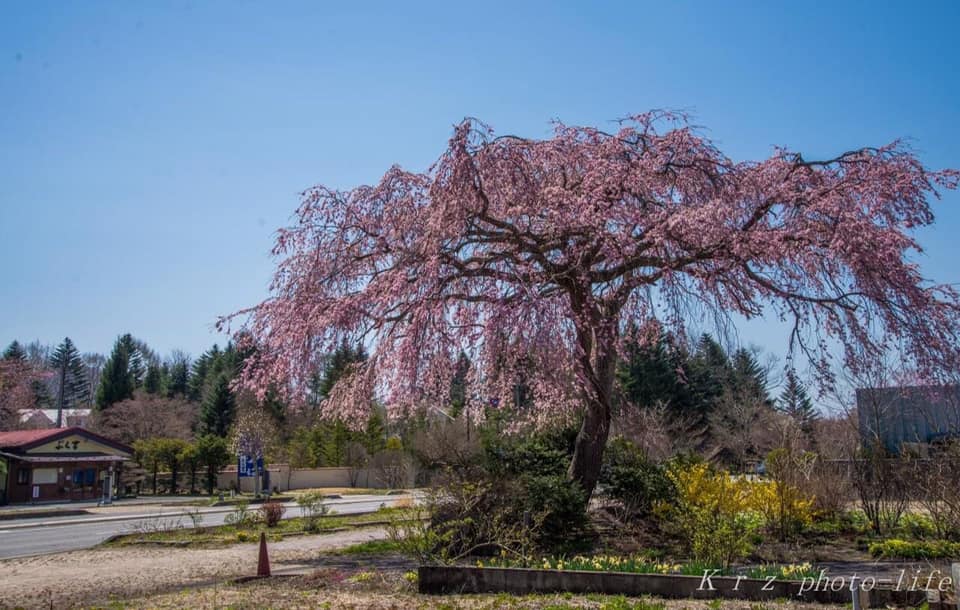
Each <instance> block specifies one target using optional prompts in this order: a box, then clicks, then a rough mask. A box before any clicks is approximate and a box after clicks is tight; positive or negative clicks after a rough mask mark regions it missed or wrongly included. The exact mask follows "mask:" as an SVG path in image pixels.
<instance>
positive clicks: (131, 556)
mask: <svg viewBox="0 0 960 610" xmlns="http://www.w3.org/2000/svg"><path fill="white" fill-rule="evenodd" d="M385 536H386V533H385V531H384V530H383V529H381V528H367V529H360V530H351V531H346V532H337V533H333V534H323V535H318V536H298V537H295V538H289V539H286V540H282V541H280V542H273V543H271V544H270V561H271V566H272V568H273V570H274V572H282V571H284V570H285V569H286V570H290V569H293V568H296V567H297V566H300V565H303V564H305V563H308V562H310V561H311V560H316V559H317V557H318V555H319V554H320V553H321V552H323V551H328V550H331V549H336V548H342V547H345V546H349V545H352V544H356V543H359V542H365V541H367V540H374V539H377V538H384V537H385ZM257 551H258V547H257V545H256V544H238V545H234V546H231V547H227V548H220V549H171V548H156V547H125V548H100V549H91V550H87V551H73V552H69V553H58V554H55V555H42V556H39V557H28V558H23V559H10V560H5V561H0V574H3V578H0V608H4V609H6V608H19V607H26V608H36V607H43V608H50V607H55V608H69V607H75V606H78V605H81V604H85V603H91V602H94V601H101V602H102V601H106V600H108V599H111V598H112V599H125V598H129V597H134V596H137V597H139V596H143V595H145V594H149V593H153V592H157V591H165V590H169V589H172V588H183V587H189V586H191V585H201V584H208V583H211V582H219V581H223V580H227V579H230V578H235V577H238V576H247V575H252V574H255V573H256V569H257Z"/></svg>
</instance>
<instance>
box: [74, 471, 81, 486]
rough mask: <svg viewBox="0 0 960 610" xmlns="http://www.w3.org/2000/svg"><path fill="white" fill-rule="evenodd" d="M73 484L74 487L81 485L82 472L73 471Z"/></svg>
mask: <svg viewBox="0 0 960 610" xmlns="http://www.w3.org/2000/svg"><path fill="white" fill-rule="evenodd" d="M73 484H74V485H75V486H76V487H80V486H81V485H83V470H80V469H78V470H74V471H73Z"/></svg>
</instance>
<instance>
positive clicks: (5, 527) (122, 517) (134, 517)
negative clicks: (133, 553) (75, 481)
mask: <svg viewBox="0 0 960 610" xmlns="http://www.w3.org/2000/svg"><path fill="white" fill-rule="evenodd" d="M353 497H356V496H353ZM347 498H351V496H348V497H347ZM391 498H396V496H391ZM359 502H376V500H373V499H360V500H352V499H342V500H341V501H340V502H337V503H336V504H333V505H332V506H337V505H340V504H353V503H359ZM212 508H213V510H204V511H200V514H201V515H213V514H221V513H230V512H233V511H234V510H235V509H236V507H235V506H231V507H226V506H220V507H212ZM88 514H93V513H88ZM176 518H180V519H184V518H189V516H188V515H187V514H186V513H184V512H179V513H167V514H163V513H160V514H140V515H116V516H112V517H111V516H105V517H95V518H93V519H65V520H63V521H40V522H38V523H11V524H9V525H8V524H4V525H3V526H2V527H0V529H3V530H22V529H29V528H32V527H58V526H65V525H79V524H87V523H110V522H112V521H140V520H143V519H176Z"/></svg>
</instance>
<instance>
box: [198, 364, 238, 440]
mask: <svg viewBox="0 0 960 610" xmlns="http://www.w3.org/2000/svg"><path fill="white" fill-rule="evenodd" d="M235 415H236V399H235V398H234V396H233V392H232V391H231V390H230V376H229V375H227V373H225V372H221V373H220V374H218V375H217V376H216V377H214V378H211V379H210V382H209V384H208V385H207V388H206V390H205V391H204V394H203V402H202V403H201V405H200V432H201V434H214V435H216V436H226V435H227V431H228V430H230V425H231V424H232V423H233V419H234V416H235Z"/></svg>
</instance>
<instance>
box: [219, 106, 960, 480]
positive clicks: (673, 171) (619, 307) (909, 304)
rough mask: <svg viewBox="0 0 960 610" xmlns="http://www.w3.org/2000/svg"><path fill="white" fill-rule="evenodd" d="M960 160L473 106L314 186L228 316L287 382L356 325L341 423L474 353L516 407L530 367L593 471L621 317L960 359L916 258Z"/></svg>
mask: <svg viewBox="0 0 960 610" xmlns="http://www.w3.org/2000/svg"><path fill="white" fill-rule="evenodd" d="M958 176H960V174H958V172H957V171H954V170H945V171H930V170H928V169H926V168H925V167H924V166H923V165H922V164H921V163H920V162H919V161H918V160H917V158H916V157H915V156H914V155H913V154H912V152H911V151H910V150H909V149H908V148H907V147H906V146H904V145H903V144H902V143H900V142H894V143H892V144H889V145H886V146H883V147H879V148H863V149H860V150H854V151H850V152H846V153H843V154H840V155H837V156H836V157H834V158H832V159H826V160H809V159H806V158H805V157H803V156H802V155H801V154H799V153H796V152H792V151H789V150H787V149H777V150H775V151H774V154H773V155H772V156H771V157H770V158H769V159H765V160H763V161H741V162H735V161H733V160H731V159H729V158H727V157H726V156H724V155H723V153H721V152H720V150H718V149H717V147H716V146H714V144H713V143H712V142H710V140H708V139H706V138H705V137H704V136H702V135H701V134H700V133H699V132H698V131H697V130H695V129H693V128H692V127H691V126H690V125H689V123H688V122H687V118H686V117H685V116H684V115H682V114H676V113H670V112H661V111H657V112H650V113H647V114H641V115H637V116H634V117H632V118H630V119H629V120H625V121H623V122H621V124H620V126H619V128H618V130H617V131H616V132H615V133H606V132H604V131H601V130H599V129H595V128H591V127H571V126H567V125H563V124H557V125H556V126H555V132H554V135H553V137H551V138H549V139H545V140H531V139H524V138H519V137H513V136H499V137H497V136H495V134H494V132H493V130H492V129H491V128H489V127H488V126H486V125H484V124H482V123H480V122H478V121H475V120H466V121H464V122H463V123H461V124H460V125H458V126H457V127H456V129H455V131H454V133H453V136H452V137H451V139H450V141H449V144H448V147H447V149H446V151H444V153H443V154H442V155H441V157H440V158H439V159H438V160H437V162H436V163H435V164H434V165H433V166H432V167H431V168H430V169H429V170H428V171H427V172H425V173H412V172H408V171H405V170H403V169H401V168H399V167H393V168H391V169H390V170H389V171H387V173H386V174H385V175H384V176H383V178H382V179H381V180H380V182H379V183H378V184H376V185H372V186H360V187H357V188H355V189H352V190H349V191H338V190H334V189H330V188H327V187H323V186H317V187H314V188H312V189H309V190H308V191H306V192H305V193H304V194H303V200H302V204H301V206H300V208H299V209H298V211H297V214H296V220H297V222H296V224H295V225H294V226H291V227H288V228H285V229H282V230H281V231H280V232H279V234H278V237H277V242H276V247H275V248H274V254H275V255H276V256H277V257H278V259H279V261H278V267H277V271H276V276H275V278H274V281H273V284H272V286H271V296H270V298H268V299H267V300H266V301H264V302H263V303H261V304H259V305H257V306H255V307H253V308H251V309H247V310H244V311H241V312H238V313H236V314H233V315H232V316H229V317H227V318H224V319H223V320H221V325H222V327H224V328H226V327H229V325H230V323H231V322H232V321H233V320H236V319H237V318H239V324H240V327H241V330H242V331H248V332H249V335H247V336H249V337H250V338H251V339H252V340H253V341H254V342H255V343H256V347H257V352H256V355H255V356H254V357H253V358H251V359H250V361H249V364H248V366H247V367H246V368H245V370H244V372H243V376H242V379H243V383H245V384H247V385H248V386H250V387H253V388H257V389H259V390H261V391H264V390H265V389H266V388H267V387H268V386H270V385H271V384H279V385H281V386H282V387H285V388H287V391H288V392H289V393H290V395H291V396H293V397H296V396H298V395H301V394H302V393H303V392H304V391H305V388H306V386H307V381H308V378H309V375H310V374H311V372H312V371H313V370H315V365H316V358H317V357H318V355H319V354H322V353H324V352H325V351H330V350H332V349H334V348H335V347H336V346H337V345H338V344H339V342H340V341H341V340H342V339H348V340H351V341H362V342H364V343H365V344H366V345H367V346H369V349H370V352H371V358H370V359H369V360H368V361H367V362H366V363H364V364H361V365H357V366H356V368H355V370H354V371H353V372H352V374H351V375H349V376H347V378H346V379H345V380H344V381H343V382H342V383H340V384H338V385H337V387H336V389H335V391H334V393H333V395H332V396H331V397H330V398H329V400H328V403H329V405H328V406H327V407H326V409H325V410H326V411H327V412H331V413H334V414H336V415H338V416H340V417H343V418H344V419H345V420H347V421H357V422H359V421H363V417H362V411H363V410H364V409H367V408H369V403H370V396H371V394H372V393H376V394H377V395H379V396H380V397H382V399H383V400H384V401H385V404H386V405H387V408H388V412H389V413H390V414H392V415H394V416H396V415H400V414H403V413H405V412H408V411H409V410H410V409H412V408H416V407H418V406H420V405H423V404H437V405H439V404H442V402H443V401H444V400H445V399H446V396H447V393H448V392H449V388H450V381H451V378H452V377H453V374H454V371H455V367H456V363H457V359H458V356H459V354H460V352H461V350H462V351H465V352H466V353H467V354H468V355H469V356H470V358H471V361H472V363H473V370H472V371H471V372H470V381H471V386H470V387H471V392H470V400H471V401H472V402H471V404H472V407H471V408H473V409H475V411H474V412H476V413H478V414H479V407H480V406H482V405H489V404H498V405H500V406H502V407H511V406H512V403H513V400H514V394H515V392H514V388H515V385H516V383H517V381H518V379H521V378H522V379H523V380H524V382H525V383H526V384H527V385H528V386H529V388H530V393H531V399H532V406H530V407H528V409H527V410H525V411H524V413H523V415H524V416H525V418H526V419H527V420H528V421H532V422H534V423H538V424H541V425H542V424H545V423H548V422H551V421H555V420H557V419H558V418H571V417H573V416H575V415H581V416H582V419H581V421H582V424H581V430H580V434H579V436H578V439H577V444H576V450H575V455H574V459H573V462H572V464H571V469H570V473H571V477H572V478H573V479H574V480H576V481H578V482H579V483H580V484H581V485H582V486H583V487H584V488H585V489H586V490H588V491H592V490H593V488H594V486H595V484H596V480H597V476H598V472H599V465H600V459H601V457H602V453H603V449H604V446H605V444H606V439H607V436H608V434H609V426H610V411H611V406H612V403H613V401H614V393H615V391H616V388H615V375H614V369H615V363H616V359H617V355H618V351H619V349H620V347H621V345H620V342H621V337H622V336H623V333H624V329H625V325H626V324H627V323H628V322H631V321H632V322H636V323H638V324H640V325H641V326H642V327H644V328H645V329H646V330H645V334H646V335H648V336H655V334H656V333H657V332H659V329H668V330H671V331H673V332H677V333H680V334H683V332H684V329H685V328H686V325H687V324H688V323H690V321H691V320H693V319H695V318H696V317H697V316H707V315H721V316H724V315H730V314H732V313H736V314H740V315H741V316H744V317H746V318H748V319H749V318H757V317H761V316H777V317H779V318H781V319H783V320H787V321H789V322H790V324H791V325H792V328H793V332H792V333H791V339H790V349H791V351H792V352H798V353H801V354H805V355H806V356H807V357H808V358H809V359H810V360H811V362H812V363H813V364H814V365H815V366H816V367H817V368H818V369H819V370H820V372H821V373H822V374H823V375H824V377H825V378H826V377H827V376H828V375H829V370H830V366H831V365H832V364H833V363H832V362H831V350H830V349H827V346H828V345H834V344H836V345H839V346H840V348H841V349H840V352H839V353H840V355H841V358H842V362H841V364H842V365H843V366H846V367H851V368H856V367H857V366H859V365H860V364H862V363H864V362H867V361H869V359H871V358H873V357H875V356H876V355H877V354H879V353H881V352H882V351H884V350H885V349H886V348H888V347H889V346H891V345H893V344H896V345H897V346H902V348H903V349H904V350H905V353H906V354H907V355H908V356H909V357H910V358H911V359H912V360H913V361H914V362H915V364H916V366H917V368H918V370H921V371H935V370H944V369H949V368H956V366H957V364H958V362H960V358H958V346H960V341H958V336H957V330H958V312H960V306H958V303H960V300H958V295H957V293H956V292H955V291H954V290H953V289H952V288H951V287H949V286H937V285H933V284H930V283H929V282H927V281H926V280H925V279H924V278H923V277H922V276H921V274H920V271H919V269H918V267H917V265H916V264H915V262H914V261H913V259H912V258H911V257H912V256H914V255H915V254H916V253H919V252H920V251H921V249H920V246H919V244H918V243H917V242H916V241H915V240H914V237H913V236H912V235H911V231H912V230H913V229H916V228H917V227H922V226H926V225H929V224H930V223H932V221H933V214H932V212H931V209H930V206H929V201H930V200H931V199H932V198H934V197H936V196H937V190H938V189H943V188H950V189H952V188H956V186H957V181H958Z"/></svg>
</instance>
